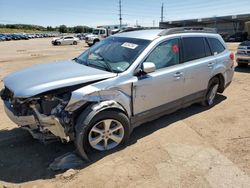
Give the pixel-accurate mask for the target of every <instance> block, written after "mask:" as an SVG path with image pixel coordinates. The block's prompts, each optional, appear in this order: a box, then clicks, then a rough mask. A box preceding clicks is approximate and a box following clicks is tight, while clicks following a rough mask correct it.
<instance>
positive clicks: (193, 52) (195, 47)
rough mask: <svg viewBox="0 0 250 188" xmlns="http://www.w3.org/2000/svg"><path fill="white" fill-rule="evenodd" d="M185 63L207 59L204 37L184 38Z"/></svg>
mask: <svg viewBox="0 0 250 188" xmlns="http://www.w3.org/2000/svg"><path fill="white" fill-rule="evenodd" d="M182 42H183V51H184V57H183V60H184V62H187V61H191V60H195V59H199V58H203V57H206V56H207V55H206V51H205V46H204V42H205V41H204V38H203V37H185V38H182Z"/></svg>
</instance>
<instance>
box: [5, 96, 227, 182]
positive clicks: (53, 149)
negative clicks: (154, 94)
mask: <svg viewBox="0 0 250 188" xmlns="http://www.w3.org/2000/svg"><path fill="white" fill-rule="evenodd" d="M225 99H226V97H225V96H223V95H218V97H217V98H216V101H215V104H214V105H218V104H219V103H221V102H222V101H223V100H225ZM209 109H210V108H209V107H203V106H200V105H197V104H194V105H192V106H190V107H187V108H185V109H180V110H178V111H176V112H174V113H172V114H170V115H166V116H163V117H161V118H159V119H157V120H155V121H152V122H148V123H145V124H144V125H142V126H139V127H137V128H135V129H134V131H133V133H132V134H131V137H130V141H129V143H128V145H133V144H135V143H137V141H138V140H140V139H141V138H143V137H145V136H148V135H150V134H152V133H153V132H155V131H158V130H159V129H162V128H165V127H167V126H170V125H171V124H173V123H174V122H176V121H179V120H183V119H185V118H188V117H190V116H192V115H195V114H198V113H201V112H204V111H206V110H209ZM22 131H23V130H22ZM16 132H20V129H18V128H16V129H12V130H0V140H1V137H4V136H6V135H7V136H8V135H15V134H16ZM23 134H25V137H17V138H16V139H13V138H15V137H13V136H12V139H10V140H7V141H5V142H3V143H0V181H5V182H8V183H24V182H29V181H34V180H39V179H51V178H54V177H55V176H56V175H58V174H61V173H63V172H64V171H56V172H55V171H51V170H50V169H48V166H49V164H50V163H51V162H53V160H54V159H55V158H57V157H59V156H61V155H63V154H65V153H67V152H74V150H75V149H74V144H73V143H68V144H62V143H60V142H54V143H50V144H47V145H44V144H41V143H40V142H39V141H37V140H34V139H33V138H32V137H31V136H30V135H29V134H27V133H26V132H23ZM125 147H126V146H125ZM125 147H120V148H119V149H116V150H112V151H109V152H103V153H98V152H96V153H92V154H90V155H89V157H90V159H91V160H90V162H85V163H84V165H83V166H81V167H79V168H78V169H84V168H86V167H87V166H89V165H91V164H93V163H95V162H96V161H98V160H100V159H102V158H103V157H105V156H107V155H109V154H111V153H115V152H118V151H120V150H122V149H124V148H125Z"/></svg>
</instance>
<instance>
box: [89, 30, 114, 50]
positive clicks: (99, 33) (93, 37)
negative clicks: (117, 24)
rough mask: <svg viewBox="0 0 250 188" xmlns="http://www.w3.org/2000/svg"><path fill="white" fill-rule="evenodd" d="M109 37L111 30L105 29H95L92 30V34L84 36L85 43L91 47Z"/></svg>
mask: <svg viewBox="0 0 250 188" xmlns="http://www.w3.org/2000/svg"><path fill="white" fill-rule="evenodd" d="M110 35H111V30H109V29H106V28H96V29H94V30H93V32H92V33H91V34H89V35H87V36H86V38H85V42H86V43H87V44H88V45H89V46H92V45H94V44H95V43H97V42H99V41H101V40H103V39H105V38H106V37H108V36H110Z"/></svg>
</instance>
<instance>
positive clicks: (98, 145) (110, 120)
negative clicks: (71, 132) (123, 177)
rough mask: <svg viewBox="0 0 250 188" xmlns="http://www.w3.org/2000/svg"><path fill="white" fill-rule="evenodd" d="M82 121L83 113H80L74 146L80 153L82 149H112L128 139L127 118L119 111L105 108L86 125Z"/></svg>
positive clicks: (100, 150)
mask: <svg viewBox="0 0 250 188" xmlns="http://www.w3.org/2000/svg"><path fill="white" fill-rule="evenodd" d="M84 121H85V114H82V115H81V116H80V117H79V119H78V121H77V124H76V128H75V130H76V139H75V146H76V148H77V151H78V153H79V154H80V155H81V153H82V151H83V150H84V151H86V152H91V151H99V152H102V151H108V150H112V149H115V148H118V147H119V146H121V145H124V144H125V143H126V142H127V141H128V140H129V127H130V124H129V119H128V117H127V116H126V115H125V114H124V113H122V112H120V111H116V110H105V111H102V112H100V113H98V114H97V115H96V116H94V118H93V119H92V120H91V121H90V123H89V124H88V125H84ZM83 157H84V156H83Z"/></svg>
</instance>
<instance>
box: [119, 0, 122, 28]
mask: <svg viewBox="0 0 250 188" xmlns="http://www.w3.org/2000/svg"><path fill="white" fill-rule="evenodd" d="M119 20H120V29H121V28H122V1H121V0H119Z"/></svg>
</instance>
